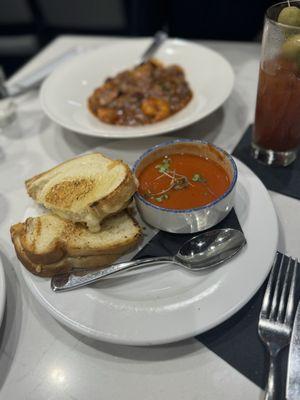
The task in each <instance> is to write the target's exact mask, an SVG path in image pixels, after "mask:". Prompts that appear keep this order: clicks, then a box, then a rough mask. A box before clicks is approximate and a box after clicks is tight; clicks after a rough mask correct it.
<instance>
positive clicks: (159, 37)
mask: <svg viewBox="0 0 300 400" xmlns="http://www.w3.org/2000/svg"><path fill="white" fill-rule="evenodd" d="M167 38H168V34H167V33H166V32H164V31H158V32H156V34H155V35H154V37H153V41H152V42H151V44H150V46H149V47H148V48H147V49H146V51H145V52H144V53H143V54H142V56H141V63H144V62H147V61H148V60H150V58H151V57H152V56H153V54H154V53H155V52H156V51H157V50H158V48H159V47H160V46H161V45H162V44H163V43H164V41H165V40H166V39H167Z"/></svg>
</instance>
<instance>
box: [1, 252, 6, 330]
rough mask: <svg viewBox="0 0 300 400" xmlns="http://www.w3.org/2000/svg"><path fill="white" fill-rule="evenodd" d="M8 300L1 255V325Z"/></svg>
mask: <svg viewBox="0 0 300 400" xmlns="http://www.w3.org/2000/svg"><path fill="white" fill-rule="evenodd" d="M5 302H6V285H5V275H4V269H3V264H2V261H1V256H0V325H1V322H2V318H3V314H4V310H5Z"/></svg>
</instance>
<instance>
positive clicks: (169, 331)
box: [21, 138, 278, 346]
mask: <svg viewBox="0 0 300 400" xmlns="http://www.w3.org/2000/svg"><path fill="white" fill-rule="evenodd" d="M156 143H157V138H147V139H144V147H143V149H146V148H150V147H152V146H153V145H155V144H156ZM98 150H99V151H101V152H102V153H104V154H107V155H108V156H109V157H111V158H121V159H123V160H124V161H126V162H127V163H128V164H131V165H133V163H134V161H135V160H137V159H138V157H139V155H140V154H141V151H140V150H137V149H135V148H134V146H133V145H132V143H131V141H128V142H126V141H125V142H124V141H118V142H117V141H114V142H110V143H108V144H103V146H101V149H98ZM95 151H97V149H95ZM235 162H236V165H237V168H238V173H239V179H238V182H237V187H236V196H235V200H234V209H235V212H236V214H237V217H238V219H239V222H240V225H241V227H242V229H243V232H244V234H245V237H246V239H247V246H245V248H244V249H243V250H242V251H241V252H240V253H239V254H238V255H237V256H236V257H234V258H233V259H231V260H230V261H228V262H227V263H226V264H224V265H223V266H222V267H221V268H215V269H213V270H210V271H209V272H208V271H206V272H205V271H202V273H201V272H199V273H190V272H189V271H186V270H183V269H177V268H174V266H173V265H168V264H166V265H161V266H160V267H159V268H156V269H152V268H151V269H150V268H149V269H147V271H145V270H144V271H143V273H141V274H139V275H136V276H134V277H131V278H130V279H128V278H129V277H124V276H123V277H121V276H120V277H115V278H111V279H107V280H105V282H104V281H103V282H99V283H97V284H95V285H91V286H88V287H84V288H81V289H79V290H74V291H71V292H66V293H59V294H57V293H54V292H52V290H51V289H50V279H47V278H40V277H38V276H35V275H33V274H31V273H30V272H29V271H27V270H26V269H25V268H24V267H23V266H21V268H22V274H23V276H24V279H25V282H26V284H27V286H28V288H29V290H30V291H31V293H32V294H33V295H34V296H35V297H36V299H37V301H38V302H39V303H40V304H41V305H42V306H43V307H44V308H45V310H47V311H48V312H49V313H50V314H51V315H53V316H54V317H55V318H56V319H57V320H58V321H60V322H61V323H62V324H64V325H66V326H67V327H69V328H71V329H73V330H74V331H76V332H78V333H80V334H83V335H86V336H89V337H92V338H95V339H99V340H103V341H107V342H112V343H119V344H127V345H143V346H145V345H153V344H163V343H170V342H174V341H177V340H180V339H184V338H189V337H192V336H195V335H197V334H199V333H202V332H204V331H206V330H208V329H211V328H213V327H214V326H216V325H217V324H219V323H221V322H223V321H224V320H226V319H227V318H229V317H230V316H231V315H233V314H234V313H235V312H237V311H238V310H239V309H240V308H241V307H242V306H243V305H244V304H245V303H246V302H247V301H248V300H249V299H250V298H251V297H252V296H253V295H254V293H255V292H256V291H257V290H258V288H259V287H260V286H261V284H262V283H263V281H264V280H265V279H266V276H267V274H268V272H269V270H270V268H271V265H272V263H273V260H274V256H275V253H276V249H277V240H278V225H277V217H276V214H275V211H274V207H273V204H272V201H271V199H270V196H269V194H268V191H267V190H266V188H265V187H264V186H263V184H262V183H261V181H260V180H259V179H258V178H257V177H256V176H255V175H254V173H253V172H252V171H250V170H249V168H247V167H246V166H245V165H244V164H243V163H242V162H240V161H238V160H236V159H235ZM38 212H40V211H39V210H38ZM30 215H32V214H31V211H30V210H29V209H28V211H27V213H26V215H25V217H28V216H30ZM262 216H263V217H262ZM140 223H141V226H142V228H143V232H144V242H143V245H145V244H146V242H147V241H148V240H150V239H151V237H152V236H154V235H155V234H156V233H157V230H154V229H152V230H151V229H149V227H147V226H145V223H143V221H140ZM132 256H133V255H132V254H129V255H126V257H129V258H130V257H132ZM126 257H124V259H126ZM127 259H128V258H127Z"/></svg>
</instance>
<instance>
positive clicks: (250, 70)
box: [0, 36, 300, 400]
mask: <svg viewBox="0 0 300 400" xmlns="http://www.w3.org/2000/svg"><path fill="white" fill-rule="evenodd" d="M120 40H121V39H120ZM113 41H116V38H113V39H112V38H104V37H81V36H62V37H59V38H58V39H56V40H55V41H54V42H52V43H51V44H50V45H49V46H48V47H47V48H45V49H44V50H43V51H42V52H41V53H39V54H38V55H37V56H36V57H35V58H34V59H33V60H32V61H31V62H30V63H28V64H27V65H26V66H25V67H24V68H22V69H21V70H20V71H19V72H18V73H17V74H16V75H15V76H14V77H13V78H12V80H14V79H18V78H19V77H21V76H22V75H23V74H26V73H27V72H29V71H30V70H32V69H33V68H35V67H37V66H40V65H42V63H44V62H47V60H49V59H51V58H52V57H53V56H55V55H57V54H60V53H62V52H64V51H66V50H67V49H69V48H72V47H74V46H78V45H80V46H83V47H95V46H101V45H103V44H107V43H111V42H113ZM203 44H205V45H207V46H209V47H211V48H213V49H215V50H217V51H219V52H220V53H221V54H223V55H224V56H225V57H226V58H227V59H228V61H229V62H230V63H231V64H232V66H233V68H234V72H235V75H236V80H235V85H234V90H233V92H232V94H231V96H230V98H229V99H228V100H227V101H226V103H225V104H224V106H223V107H221V108H220V109H218V110H217V111H216V112H215V113H213V114H212V115H211V116H209V117H207V118H206V119H204V120H202V121H200V122H199V123H197V124H196V125H194V126H193V127H192V128H185V129H183V130H181V131H180V133H179V132H175V133H174V134H173V136H182V135H183V134H184V136H187V137H191V138H199V132H201V137H202V138H205V139H207V140H210V141H213V142H214V143H215V144H217V145H219V146H221V147H224V148H225V149H227V150H228V151H232V150H233V148H234V147H235V145H236V144H237V142H238V141H239V139H240V137H241V135H242V133H243V132H244V130H245V128H246V126H247V125H248V124H249V123H250V122H251V121H252V120H253V113H254V105H255V96H256V86H257V77H258V62H259V55H260V46H259V45H258V44H255V43H235V42H211V41H209V42H203ZM17 106H18V118H17V119H16V121H15V122H14V123H13V124H12V125H11V126H9V127H7V128H5V129H3V130H2V131H1V130H0V170H1V175H0V232H1V236H0V237H1V241H0V246H1V247H0V251H1V258H2V261H3V264H4V267H5V273H6V286H7V305H6V312H5V315H4V320H3V323H2V327H1V328H0V399H14V400H18V399H30V400H35V399H36V400H40V399H55V400H59V399H64V400H71V399H72V400H74V399H85V398H89V399H91V400H93V399H110V400H114V399H118V400H119V399H125V400H126V399H130V400H140V399H143V400H149V399H156V400H157V399H172V400H179V399H180V400H191V399H199V398H201V399H206V400H210V399H211V400H212V399H213V400H223V399H224V398H225V399H231V400H240V399H241V393H242V394H243V399H244V400H258V399H261V398H262V395H263V394H262V391H261V389H260V388H258V387H257V386H256V385H254V384H253V383H252V382H250V381H249V380H248V379H246V378H245V377H244V376H243V375H241V374H240V373H239V372H237V371H236V370H235V369H233V368H232V367H231V366H229V365H228V364H227V363H226V362H224V361H223V360H222V359H221V358H219V357H218V356H216V355H215V354H214V353H213V352H211V351H210V350H208V349H207V348H206V347H205V346H203V345H202V344H201V343H199V342H198V341H197V340H195V339H193V338H192V339H189V340H186V341H183V342H180V343H176V344H170V345H165V346H157V347H151V348H133V347H126V346H117V345H112V344H106V343H102V342H97V341H94V340H91V339H88V338H86V337H83V336H80V335H78V334H74V333H73V332H71V331H69V330H68V329H66V328H65V327H63V326H61V325H60V324H59V323H58V322H56V321H55V320H54V319H53V318H52V317H51V316H50V315H49V314H48V313H47V312H46V311H45V310H44V309H43V308H42V307H41V306H40V305H39V304H38V303H37V302H36V301H35V299H34V298H33V297H32V296H31V294H30V293H29V292H28V290H27V288H26V286H25V284H24V281H23V278H22V276H21V274H20V266H19V263H18V261H17V258H16V256H15V253H14V250H13V246H12V244H11V242H10V236H9V227H10V226H11V225H12V224H13V223H16V222H19V221H20V220H22V219H23V216H24V211H25V206H26V201H25V200H23V199H25V198H26V194H25V190H24V180H25V179H26V178H28V177H30V176H32V175H34V174H36V173H38V172H40V171H41V170H44V169H46V168H48V167H49V166H50V165H53V164H56V163H59V162H61V161H63V160H65V159H67V158H70V157H72V156H74V155H77V154H80V153H82V152H84V151H88V150H91V149H93V148H94V147H96V146H101V144H102V143H104V142H105V143H107V140H105V141H104V140H101V139H97V138H92V137H91V138H90V137H86V136H81V135H77V134H74V133H72V132H68V131H66V130H64V129H62V128H60V127H59V126H57V125H56V124H55V123H53V122H51V121H50V120H49V119H48V118H47V117H46V116H45V115H44V114H43V112H42V110H41V107H40V105H39V101H38V95H37V92H31V93H29V94H27V95H26V96H23V97H22V98H20V99H18V100H17ZM203 132H204V133H205V134H203ZM270 195H271V197H272V199H273V202H274V205H275V208H276V211H277V214H278V219H279V229H280V234H279V244H278V249H279V250H280V251H282V252H284V253H286V254H290V255H293V256H296V257H300V247H299V240H298V227H299V226H300V212H299V211H300V203H299V202H298V201H297V200H295V199H292V198H289V197H286V196H283V195H280V194H277V193H272V192H270Z"/></svg>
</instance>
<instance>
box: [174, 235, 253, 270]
mask: <svg viewBox="0 0 300 400" xmlns="http://www.w3.org/2000/svg"><path fill="white" fill-rule="evenodd" d="M245 244H246V239H245V236H244V234H243V232H241V231H239V230H237V229H230V228H227V229H216V230H213V231H208V232H204V233H202V234H200V235H198V236H195V237H193V238H192V239H190V240H188V241H187V242H185V243H184V244H183V246H182V247H181V248H180V249H179V251H178V253H177V254H176V255H175V257H174V258H175V260H176V261H178V262H179V263H180V264H181V265H182V266H183V267H185V268H187V269H189V270H193V271H198V270H199V269H206V268H210V267H212V266H216V265H218V264H221V263H222V262H224V261H226V260H228V259H230V258H231V257H233V256H234V255H235V254H236V253H237V252H238V251H239V250H240V249H241V247H243V246H244V245H245Z"/></svg>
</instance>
